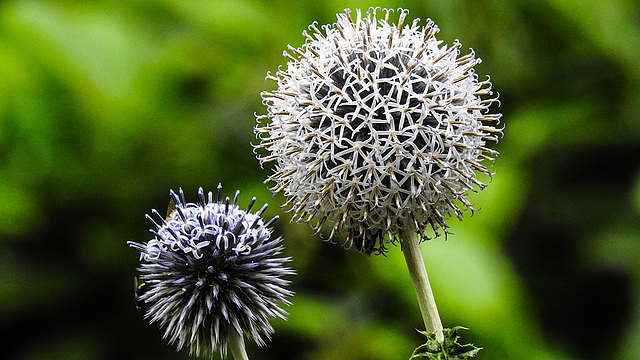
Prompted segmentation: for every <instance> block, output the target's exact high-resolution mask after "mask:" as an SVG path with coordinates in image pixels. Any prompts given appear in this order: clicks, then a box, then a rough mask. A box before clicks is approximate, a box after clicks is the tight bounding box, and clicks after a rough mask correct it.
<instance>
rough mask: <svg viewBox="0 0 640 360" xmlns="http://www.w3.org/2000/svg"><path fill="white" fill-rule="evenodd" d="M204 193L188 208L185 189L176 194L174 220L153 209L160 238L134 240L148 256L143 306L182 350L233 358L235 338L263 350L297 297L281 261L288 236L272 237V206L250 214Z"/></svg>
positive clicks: (140, 297)
mask: <svg viewBox="0 0 640 360" xmlns="http://www.w3.org/2000/svg"><path fill="white" fill-rule="evenodd" d="M221 190H222V186H220V185H218V196H217V199H216V200H215V201H214V199H213V194H212V193H211V192H209V193H208V195H207V197H205V193H204V192H203V190H202V188H200V189H199V190H198V195H199V197H200V201H199V203H187V202H186V201H185V198H184V194H183V192H182V189H180V191H179V196H178V195H177V194H176V193H175V192H173V191H171V199H172V204H174V205H175V208H173V209H172V206H170V211H169V212H170V213H169V214H168V215H167V217H166V219H165V218H163V217H162V216H160V214H159V213H158V212H157V211H156V210H153V211H152V214H153V216H149V215H147V218H148V219H149V221H151V223H152V224H153V229H151V230H150V231H151V233H153V234H154V238H153V239H151V240H149V241H148V242H146V243H136V242H131V241H129V242H128V244H129V245H130V246H131V247H132V248H134V249H136V250H138V251H140V261H141V265H140V267H139V268H138V271H139V272H140V282H141V284H143V285H144V286H142V285H141V286H140V287H139V289H142V291H139V293H138V297H137V299H136V302H137V303H138V305H139V306H140V307H142V308H144V309H145V311H146V312H145V317H146V318H148V319H149V320H150V322H151V323H156V322H157V323H160V325H161V327H163V328H164V330H165V331H164V338H165V339H168V340H169V343H171V344H176V345H177V348H178V350H180V349H182V348H183V347H184V346H185V345H188V347H189V349H190V353H191V354H196V355H213V354H214V353H215V352H216V351H219V352H220V353H221V354H222V355H224V354H225V353H226V348H227V343H228V340H229V336H231V335H232V334H240V335H242V334H244V335H246V336H247V337H248V338H252V339H253V340H254V341H256V343H257V344H258V345H260V346H262V345H264V340H263V338H262V337H263V336H266V337H267V338H269V337H270V335H271V334H272V333H273V331H274V329H273V327H272V326H271V325H270V324H269V318H274V317H279V318H282V319H285V318H286V315H287V313H286V311H284V310H283V309H282V308H280V306H279V303H284V304H287V305H289V304H290V302H289V301H288V300H287V299H286V298H287V297H288V296H291V295H293V293H292V292H291V291H290V290H288V289H287V286H288V285H289V283H290V281H288V280H286V279H284V277H286V276H288V275H292V274H294V271H293V270H292V269H290V268H288V267H285V266H284V264H285V263H287V262H289V261H290V260H291V259H290V258H289V257H280V255H281V253H282V250H283V246H282V244H281V242H282V238H280V237H278V238H274V237H272V228H271V227H270V226H271V224H272V223H273V222H274V221H275V220H276V219H277V217H274V218H273V219H271V220H270V221H266V222H265V221H264V220H263V219H262V217H261V216H262V213H263V212H264V210H265V209H266V207H267V205H266V204H265V205H264V206H263V207H262V208H261V209H260V210H259V211H257V212H255V213H252V212H250V210H251V207H252V206H253V204H254V203H255V198H253V199H252V200H251V202H250V204H249V206H248V208H247V209H246V210H241V209H240V208H239V207H238V205H237V200H238V195H239V191H236V194H235V197H234V199H233V202H231V203H230V202H229V198H226V200H225V201H224V202H223V201H222V197H221Z"/></svg>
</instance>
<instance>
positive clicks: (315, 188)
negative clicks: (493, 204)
mask: <svg viewBox="0 0 640 360" xmlns="http://www.w3.org/2000/svg"><path fill="white" fill-rule="evenodd" d="M379 10H380V9H379V8H371V9H369V11H368V12H367V13H366V16H364V17H363V16H362V15H361V12H360V11H359V10H358V11H357V12H356V16H355V19H354V17H353V16H352V13H351V11H350V10H349V9H345V11H344V13H341V14H338V15H337V22H336V23H333V24H329V25H324V26H321V29H322V30H320V29H318V27H317V25H316V24H315V23H313V24H311V25H310V26H309V30H310V33H308V32H307V31H304V32H303V35H304V37H305V38H306V40H305V43H304V45H303V46H302V47H299V48H295V47H293V46H289V47H288V48H289V52H287V51H285V52H284V56H285V57H287V58H288V59H289V61H288V63H287V66H286V67H285V68H280V69H279V70H278V71H277V72H276V73H275V76H274V75H271V74H268V75H267V78H268V79H271V80H273V81H275V82H276V84H277V89H276V90H274V91H272V92H262V94H261V96H262V99H263V103H264V104H265V105H266V106H267V114H266V115H259V116H257V120H258V125H257V126H256V128H255V132H256V135H257V137H258V139H259V144H258V145H257V146H256V148H258V149H264V150H266V152H267V154H266V155H265V156H260V155H259V156H258V159H259V160H260V162H261V164H265V163H268V162H275V166H274V173H273V174H272V175H271V176H270V177H269V178H268V179H267V181H265V182H270V181H273V182H275V186H274V187H273V188H272V189H271V190H272V191H273V192H274V193H278V192H283V193H284V195H285V196H286V197H287V202H286V204H285V205H284V206H283V207H285V208H288V211H291V212H293V219H294V220H295V221H304V222H307V223H310V226H312V227H313V228H315V229H317V230H318V231H319V230H320V228H321V227H322V226H323V224H325V223H326V224H330V225H331V227H332V231H331V236H330V238H331V237H333V236H334V234H335V233H337V232H344V235H345V238H346V243H345V246H346V247H352V246H353V247H355V248H356V249H357V250H359V251H361V252H364V253H371V252H374V251H376V252H383V251H384V250H385V246H384V244H385V241H383V239H384V237H385V236H386V235H388V236H389V241H394V239H395V237H396V236H397V234H398V233H399V232H401V231H405V230H411V231H415V232H417V233H419V234H420V236H421V237H422V238H424V237H426V236H427V235H426V234H425V230H426V229H427V228H431V229H432V230H433V232H434V234H435V236H439V232H438V230H439V229H441V230H444V231H445V232H446V231H447V227H448V226H447V224H446V221H445V220H446V218H447V217H448V216H450V215H451V214H455V215H456V216H457V217H458V218H460V219H462V215H463V209H465V208H468V209H471V210H472V211H473V210H475V209H474V208H473V207H472V205H471V204H470V203H469V201H468V200H467V192H468V191H473V192H477V191H478V190H481V189H484V188H485V186H486V184H485V183H483V182H482V181H480V180H478V178H477V176H476V174H477V173H483V174H486V175H489V176H491V175H492V173H491V172H490V171H489V170H488V169H487V167H486V166H485V164H484V162H485V161H490V162H494V161H495V159H496V157H497V156H498V152H497V151H495V150H492V149H490V148H489V147H487V145H486V143H487V142H489V141H493V142H497V141H498V135H500V134H501V133H502V129H499V128H496V127H495V126H496V125H497V124H498V123H499V120H500V117H501V114H495V113H491V112H490V111H489V107H490V105H491V104H492V103H493V102H496V101H497V96H496V97H491V96H492V91H491V82H490V81H489V79H488V78H487V80H484V81H479V80H478V75H477V74H476V73H475V71H474V66H475V65H477V64H479V63H480V59H478V58H476V57H475V53H474V52H473V50H471V52H470V53H468V54H466V55H463V56H460V48H461V44H460V43H459V42H458V41H457V40H456V41H455V42H454V44H453V45H452V46H447V45H442V41H439V40H437V39H436V37H435V34H436V33H437V32H438V31H439V29H438V27H437V26H436V25H435V24H434V22H433V21H431V20H430V19H428V20H427V21H426V23H425V24H424V25H422V26H420V25H419V23H420V20H419V19H416V20H414V21H413V22H412V23H411V25H409V24H405V18H406V16H407V14H408V11H406V10H402V9H400V14H399V18H398V24H397V25H395V24H391V23H389V16H390V13H391V12H392V10H389V9H382V12H383V13H384V17H383V18H379V17H378V15H379ZM312 221H313V222H312ZM311 222H312V223H311Z"/></svg>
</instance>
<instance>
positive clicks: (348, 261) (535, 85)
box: [0, 0, 640, 360]
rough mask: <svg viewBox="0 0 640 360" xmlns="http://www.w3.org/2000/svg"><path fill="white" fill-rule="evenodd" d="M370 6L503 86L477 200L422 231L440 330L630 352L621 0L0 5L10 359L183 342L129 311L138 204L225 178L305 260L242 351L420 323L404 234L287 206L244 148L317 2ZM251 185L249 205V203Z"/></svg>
mask: <svg viewBox="0 0 640 360" xmlns="http://www.w3.org/2000/svg"><path fill="white" fill-rule="evenodd" d="M371 5H378V6H383V7H392V8H397V7H398V6H403V7H406V8H408V9H410V10H411V13H410V15H409V18H410V19H413V18H415V17H420V18H422V19H426V18H427V17H430V18H432V19H433V20H434V21H435V22H436V23H437V24H438V25H439V26H440V28H441V32H440V34H439V35H438V38H439V39H441V40H443V41H444V42H445V43H449V44H451V43H452V42H453V41H454V39H456V38H457V39H460V41H461V42H462V44H463V48H464V49H465V51H464V53H466V51H468V48H469V47H472V48H473V49H474V50H475V51H476V53H477V54H478V56H479V57H480V58H482V59H483V63H482V64H480V65H479V66H477V68H476V70H477V72H478V73H479V74H481V76H484V75H486V74H490V75H491V79H492V82H493V84H494V90H496V91H498V92H499V93H500V99H501V101H502V107H501V108H500V109H499V111H500V112H502V113H503V114H504V117H503V120H504V124H505V125H506V129H505V136H504V139H503V140H501V141H500V143H499V144H498V145H496V146H495V147H496V148H497V149H498V150H499V151H500V152H501V156H500V158H499V159H498V161H497V163H496V166H495V167H494V168H493V170H494V171H497V175H496V176H494V180H493V182H492V183H491V184H490V186H489V187H488V188H487V189H485V190H484V191H482V192H481V193H479V194H472V195H471V197H470V198H471V200H472V202H473V203H474V204H476V206H477V207H479V208H481V210H480V211H479V212H477V213H475V214H474V215H473V216H472V217H470V216H469V214H467V216H466V217H465V219H464V221H462V222H460V221H458V220H457V219H455V218H454V219H452V220H451V221H450V225H451V230H452V232H453V233H454V235H452V236H449V237H448V239H447V240H446V241H445V239H444V238H438V239H436V240H433V241H429V242H427V243H424V244H423V252H424V256H425V260H426V263H427V269H428V271H429V274H430V277H431V281H432V284H433V287H434V292H435V296H436V300H437V302H438V305H439V310H440V314H441V316H442V319H443V322H444V324H445V326H450V327H451V326H455V325H463V326H465V327H468V328H470V329H471V330H470V331H465V332H463V333H462V335H463V341H464V342H474V343H476V344H477V345H479V346H482V347H484V348H485V349H484V350H483V351H482V352H481V353H480V355H479V357H478V358H479V359H503V360H507V359H576V360H577V359H596V360H597V359H608V360H610V359H621V360H634V359H638V358H640V223H639V221H638V219H639V215H640V119H639V113H640V26H639V24H640V15H639V14H640V4H639V3H638V2H637V1H634V0H609V1H604V0H603V1H597V0H546V1H518V0H493V1H477V0H469V1H445V0H439V1H437V0H434V1H401V2H400V1H382V0H381V1H378V2H377V3H370V2H364V1H318V0H303V1H295V2H294V1H290V0H269V1H265V0H214V1H204V0H200V1H184V0H138V1H116V0H112V1H109V0H98V1H85V2H83V1H71V0H68V1H63V0H60V1H38V0H29V1H11V0H9V1H2V2H1V3H0V219H1V220H0V327H1V331H2V346H0V354H1V355H0V356H1V357H2V358H5V359H24V360H27V359H29V360H31V359H188V358H189V356H188V354H187V352H186V351H182V352H179V353H177V352H176V351H175V349H174V347H172V346H169V345H167V344H166V343H165V341H163V340H162V332H161V331H160V330H159V329H158V328H157V326H156V325H151V326H150V325H149V324H147V323H146V321H145V320H144V319H143V318H142V313H140V312H139V311H137V310H136V309H135V308H134V303H133V277H134V274H135V267H136V265H137V262H138V254H137V253H136V252H135V251H134V250H133V249H131V248H129V247H128V246H127V245H126V241H127V240H135V241H146V240H148V239H149V238H150V236H151V235H150V234H149V233H148V228H149V226H150V224H149V223H148V222H147V220H146V219H145V218H144V214H145V213H148V212H150V210H151V209H152V208H156V209H159V210H160V211H163V209H165V208H166V205H167V202H168V199H169V197H168V193H169V189H170V188H173V189H177V188H178V187H182V188H183V189H184V190H185V192H186V194H187V198H188V200H191V201H193V200H195V199H196V190H197V188H198V187H199V186H203V187H204V188H205V189H207V190H213V189H215V187H216V186H217V184H218V183H219V182H222V184H223V185H224V187H225V189H226V191H227V192H226V193H227V194H229V195H231V194H233V191H235V190H236V189H240V190H241V197H240V204H241V206H245V205H246V204H247V203H248V202H249V200H250V199H251V197H252V196H256V197H257V198H258V204H259V205H261V204H262V203H265V202H268V203H270V204H271V206H270V207H269V209H268V211H267V214H266V216H268V217H271V216H273V215H281V216H282V219H281V220H280V221H279V222H278V223H277V229H276V231H277V233H279V234H281V235H283V236H284V237H285V239H286V240H285V244H286V246H287V250H286V253H287V255H290V256H292V257H293V258H294V260H293V262H292V266H293V267H294V268H295V269H296V270H297V271H298V275H297V276H296V277H295V278H294V279H293V280H294V285H293V289H294V290H295V291H296V293H297V295H296V296H295V297H294V298H293V299H292V300H293V305H292V306H291V307H289V308H288V310H289V312H290V314H291V315H290V317H289V320H288V321H286V322H285V321H281V320H275V321H273V325H274V326H275V328H276V334H275V336H274V338H273V341H272V342H271V343H270V344H269V346H268V347H265V348H258V347H257V346H256V345H255V344H249V348H248V351H249V354H250V357H251V358H252V359H300V360H302V359H304V360H325V359H326V360H329V359H340V360H356V359H358V360H360V359H361V360H378V359H380V360H382V359H385V360H387V359H408V358H409V356H410V354H411V352H412V351H413V349H414V348H415V347H416V346H417V345H418V344H420V343H421V342H422V341H423V337H422V336H421V335H420V334H418V333H417V332H416V331H415V329H418V328H421V327H422V324H421V317H420V313H419V310H418V306H417V303H416V301H415V297H414V293H413V289H412V287H411V283H410V280H409V275H408V274H407V270H406V267H405V265H404V263H403V258H402V255H401V253H400V251H399V249H393V248H392V249H391V251H389V252H388V254H387V256H386V257H384V256H370V257H368V256H364V255H361V254H358V253H356V252H354V251H345V250H344V249H343V248H342V247H341V246H340V244H331V243H327V242H323V241H321V240H320V239H319V238H317V237H314V236H312V231H310V230H309V229H308V228H307V226H306V225H304V224H295V223H294V224H289V223H288V219H289V216H288V215H286V214H283V213H282V211H281V209H280V208H279V206H278V205H279V204H282V203H283V199H282V198H281V197H279V196H276V197H275V198H272V196H271V194H270V192H269V191H268V190H267V189H266V186H265V185H264V184H262V181H263V180H264V179H265V178H266V177H267V176H268V175H269V174H270V169H261V168H260V166H259V164H258V162H257V161H256V160H255V158H254V154H253V152H252V147H251V146H250V144H251V143H252V142H254V143H255V138H254V134H253V132H252V128H253V126H254V124H255V119H254V113H259V114H260V113H264V112H265V108H264V106H262V105H261V100H260V96H259V93H260V91H262V90H271V89H273V86H274V85H273V83H271V82H269V83H266V82H265V81H264V77H265V74H266V72H267V71H272V72H274V71H275V70H276V69H277V67H278V66H279V65H281V64H285V62H286V59H285V58H283V57H282V51H283V50H284V49H286V45H287V44H292V45H294V46H300V45H301V44H302V43H303V37H302V36H301V32H302V30H303V29H305V28H306V27H307V25H308V24H310V23H311V22H312V21H318V22H319V23H320V24H325V23H329V22H334V21H335V13H337V12H341V11H342V9H343V8H345V7H350V8H352V9H355V8H363V9H366V8H368V7H369V6H371ZM243 204H244V205H243Z"/></svg>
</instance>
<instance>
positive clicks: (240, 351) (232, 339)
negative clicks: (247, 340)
mask: <svg viewBox="0 0 640 360" xmlns="http://www.w3.org/2000/svg"><path fill="white" fill-rule="evenodd" d="M229 348H231V354H232V355H233V359H234V360H249V356H247V350H246V349H245V348H244V336H242V334H241V333H239V332H237V331H233V330H232V331H230V332H229Z"/></svg>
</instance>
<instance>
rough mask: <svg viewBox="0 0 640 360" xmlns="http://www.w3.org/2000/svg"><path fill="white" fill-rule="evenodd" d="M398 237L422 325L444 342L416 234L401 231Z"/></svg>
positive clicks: (440, 323) (439, 340) (440, 322)
mask: <svg viewBox="0 0 640 360" xmlns="http://www.w3.org/2000/svg"><path fill="white" fill-rule="evenodd" d="M400 236H401V241H402V253H403V254H404V259H405V261H406V262H407V267H408V268H409V274H410V275H411V281H412V282H413V288H414V289H415V291H416V296H417V297H418V304H419V305H420V312H422V319H423V320H424V325H425V327H426V330H427V332H429V333H435V334H436V340H437V341H438V342H442V341H444V334H443V333H442V321H441V320H440V315H439V314H438V308H437V307H436V301H435V299H434V297H433V292H432V291H431V285H429V277H428V276H427V269H426V267H425V266H424V259H423V258H422V252H421V251H420V243H419V241H418V234H417V233H415V232H414V231H403V232H402V233H401V234H400Z"/></svg>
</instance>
